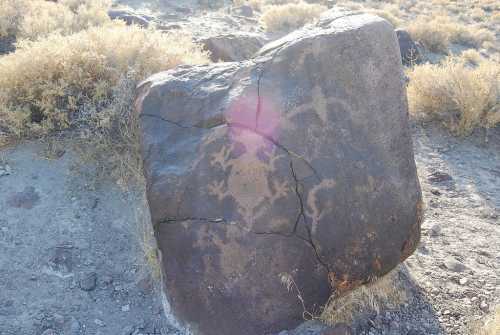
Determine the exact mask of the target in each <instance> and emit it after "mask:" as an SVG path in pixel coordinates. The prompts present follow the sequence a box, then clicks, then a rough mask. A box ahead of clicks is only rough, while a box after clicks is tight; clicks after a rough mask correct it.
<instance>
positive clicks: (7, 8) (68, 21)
mask: <svg viewBox="0 0 500 335" xmlns="http://www.w3.org/2000/svg"><path fill="white" fill-rule="evenodd" d="M110 5H111V1H110V0H62V1H58V2H53V1H46V0H2V2H1V3H0V37H2V36H4V37H5V36H16V37H17V38H18V39H30V40H35V39H38V38H43V37H45V36H47V35H49V34H51V33H54V32H58V33H60V34H71V33H74V32H78V31H80V30H84V29H87V28H89V27H92V26H98V25H102V24H105V23H107V22H109V21H110V19H109V17H108V15H107V10H108V8H109V7H110Z"/></svg>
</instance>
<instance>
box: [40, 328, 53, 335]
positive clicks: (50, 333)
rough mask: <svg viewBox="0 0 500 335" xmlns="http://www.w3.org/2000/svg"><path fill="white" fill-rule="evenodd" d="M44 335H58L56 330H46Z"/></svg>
mask: <svg viewBox="0 0 500 335" xmlns="http://www.w3.org/2000/svg"><path fill="white" fill-rule="evenodd" d="M42 335H57V333H56V331H55V330H54V329H46V330H45V331H44V332H43V333H42Z"/></svg>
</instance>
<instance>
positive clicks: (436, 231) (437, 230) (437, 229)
mask: <svg viewBox="0 0 500 335" xmlns="http://www.w3.org/2000/svg"><path fill="white" fill-rule="evenodd" d="M429 235H430V236H432V237H436V236H439V235H441V226H440V225H438V224H437V223H436V224H434V225H433V226H432V227H431V228H430V229H429Z"/></svg>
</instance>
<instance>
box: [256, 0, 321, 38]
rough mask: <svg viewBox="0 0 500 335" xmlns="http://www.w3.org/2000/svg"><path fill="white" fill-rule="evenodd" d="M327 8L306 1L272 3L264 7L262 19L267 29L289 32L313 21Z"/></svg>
mask: <svg viewBox="0 0 500 335" xmlns="http://www.w3.org/2000/svg"><path fill="white" fill-rule="evenodd" d="M325 10H327V8H326V7H325V6H322V5H318V4H308V3H305V2H298V3H289V4H285V5H271V6H268V7H266V8H265V9H264V13H263V15H262V17H261V20H262V22H263V23H264V25H265V27H266V30H267V31H270V32H289V31H292V30H294V29H297V28H300V27H302V26H303V25H305V24H307V23H310V22H313V21H314V20H315V19H317V18H318V17H319V16H320V14H321V13H322V12H324V11H325Z"/></svg>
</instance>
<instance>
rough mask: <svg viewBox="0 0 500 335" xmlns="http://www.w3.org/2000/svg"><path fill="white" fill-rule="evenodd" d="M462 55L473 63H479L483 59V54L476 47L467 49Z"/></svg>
mask: <svg viewBox="0 0 500 335" xmlns="http://www.w3.org/2000/svg"><path fill="white" fill-rule="evenodd" d="M460 56H461V57H462V58H463V59H464V60H465V61H467V62H469V63H470V64H471V65H478V64H479V63H480V62H481V61H482V60H483V56H481V54H480V53H479V52H478V51H477V50H475V49H467V50H465V51H464V52H462V53H461V55H460Z"/></svg>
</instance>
